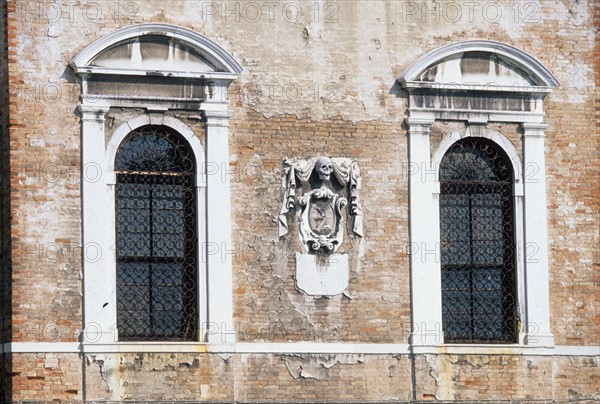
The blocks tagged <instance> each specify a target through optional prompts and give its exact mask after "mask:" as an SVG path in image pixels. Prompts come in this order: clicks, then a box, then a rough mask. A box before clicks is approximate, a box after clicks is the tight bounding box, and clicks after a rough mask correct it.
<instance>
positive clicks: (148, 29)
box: [69, 24, 243, 80]
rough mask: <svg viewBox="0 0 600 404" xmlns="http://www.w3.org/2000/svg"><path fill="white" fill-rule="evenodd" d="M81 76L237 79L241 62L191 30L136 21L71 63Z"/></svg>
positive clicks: (78, 56)
mask: <svg viewBox="0 0 600 404" xmlns="http://www.w3.org/2000/svg"><path fill="white" fill-rule="evenodd" d="M69 64H70V66H71V67H72V68H73V71H74V72H75V73H76V74H79V75H90V74H92V75H94V74H101V75H123V76H154V75H157V74H159V75H161V76H171V77H181V78H207V79H223V80H234V79H235V78H237V76H238V75H239V74H240V73H241V72H242V70H243V69H242V67H241V66H240V65H239V63H238V62H237V61H236V60H235V59H234V58H233V57H232V56H231V55H230V54H229V53H227V51H225V50H224V49H223V48H222V47H220V46H219V45H217V44H216V43H214V42H213V41H211V40H210V39H208V38H206V37H204V36H202V35H200V34H198V33H197V32H194V31H192V30H189V29H186V28H182V27H177V26H174V25H169V24H136V25H130V26H127V27H124V28H121V29H118V30H116V31H114V32H112V33H110V34H108V35H106V36H103V37H101V38H98V39H97V40H96V41H94V42H93V43H91V44H90V45H88V46H86V47H85V48H84V49H82V50H81V51H80V52H79V53H78V54H77V55H76V56H75V57H74V58H73V60H71V62H70V63H69Z"/></svg>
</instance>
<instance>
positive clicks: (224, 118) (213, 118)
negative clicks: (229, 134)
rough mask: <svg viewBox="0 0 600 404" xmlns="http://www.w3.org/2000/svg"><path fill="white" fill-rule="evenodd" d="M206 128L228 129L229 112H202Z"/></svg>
mask: <svg viewBox="0 0 600 404" xmlns="http://www.w3.org/2000/svg"><path fill="white" fill-rule="evenodd" d="M203 112H204V117H205V118H206V126H207V127H228V126H229V118H230V117H231V112H229V111H211V110H204V111H203Z"/></svg>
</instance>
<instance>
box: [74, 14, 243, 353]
mask: <svg viewBox="0 0 600 404" xmlns="http://www.w3.org/2000/svg"><path fill="white" fill-rule="evenodd" d="M146 35H148V37H152V38H156V37H160V38H163V39H165V40H167V41H169V40H174V41H176V43H177V44H176V45H177V47H179V48H185V49H189V50H190V52H192V51H193V52H195V53H196V54H199V55H200V56H201V57H202V58H204V59H205V60H207V61H209V62H210V64H212V65H213V66H215V67H216V70H214V71H213V70H210V71H189V72H176V73H177V74H172V75H170V76H169V74H165V75H164V78H163V79H162V81H163V83H171V82H172V83H179V82H176V81H174V80H177V79H179V78H181V77H185V78H187V79H190V80H194V79H198V78H201V79H202V80H204V79H211V80H212V81H211V88H212V86H214V87H215V88H216V90H217V91H215V92H212V90H210V89H207V92H208V91H209V90H210V94H208V93H206V94H202V93H199V94H196V95H194V94H191V95H190V96H189V97H188V98H185V99H184V100H183V101H182V99H180V98H178V97H174V96H162V95H161V89H160V88H159V87H154V86H155V84H156V83H155V82H153V81H152V80H149V81H146V82H143V83H144V86H145V89H146V90H145V91H146V92H147V94H156V97H152V96H148V97H142V98H139V97H138V98H137V99H136V97H135V96H133V95H132V96H131V97H130V98H128V96H127V95H123V94H112V95H110V94H109V95H106V96H102V97H98V96H96V95H93V96H91V95H89V94H88V93H87V91H88V87H87V83H88V81H89V80H92V79H94V78H96V77H102V80H108V81H109V82H110V80H115V81H116V82H119V80H125V81H127V80H129V79H130V77H131V76H132V75H133V76H139V77H141V80H142V81H143V80H145V79H146V78H148V77H150V78H151V77H154V76H156V74H155V73H156V72H152V71H148V70H147V69H148V66H147V65H145V64H144V63H141V64H139V65H138V66H136V68H134V69H124V68H120V69H118V68H115V69H107V68H97V67H95V66H91V65H90V63H91V62H92V61H93V60H94V59H95V58H96V57H97V56H98V55H100V54H102V53H103V52H105V51H107V50H108V49H113V48H114V47H115V46H119V44H121V43H123V42H125V41H131V40H134V41H135V40H136V38H140V37H143V36H146ZM146 39H147V38H145V40H146ZM142 62H143V61H142ZM200 65H201V64H198V66H200ZM70 66H71V67H72V68H73V71H74V72H75V73H76V74H78V75H79V76H80V78H81V82H82V97H81V104H80V105H79V111H80V113H81V137H82V167H83V179H82V205H83V220H82V227H83V232H82V234H83V245H84V246H85V251H86V257H85V259H84V262H83V293H84V310H83V316H84V321H85V323H86V324H87V327H86V330H85V331H84V332H85V333H86V334H87V335H88V337H89V336H90V335H92V336H93V338H92V339H91V340H92V341H93V342H94V343H96V344H108V345H111V344H117V343H118V330H117V328H116V324H117V317H116V316H117V314H116V274H115V271H116V260H115V252H114V246H115V230H114V229H115V203H114V186H115V183H116V175H115V172H114V159H115V156H116V153H117V151H118V149H119V146H120V145H121V143H122V142H123V140H124V139H125V138H126V137H127V135H128V134H129V133H130V132H131V131H133V130H135V129H137V128H140V127H142V126H144V125H150V124H152V125H164V126H167V127H169V128H171V129H173V130H175V131H176V132H178V133H179V134H180V135H182V136H183V138H184V139H185V140H186V141H187V142H188V144H189V146H190V148H191V149H192V151H193V153H194V155H195V159H196V162H197V167H196V169H197V172H196V179H197V183H196V192H197V200H198V206H197V211H198V229H197V234H198V243H199V246H200V247H199V248H198V257H197V262H198V265H199V268H198V272H199V279H198V295H199V296H200V299H199V300H200V302H199V307H198V312H199V313H200V314H199V327H200V329H199V330H198V334H199V336H200V341H199V342H210V343H223V342H227V343H232V342H235V331H234V326H233V278H232V273H231V271H232V268H231V265H232V263H231V254H227V253H224V251H231V250H232V249H233V248H232V244H231V243H232V242H231V207H230V199H231V196H230V184H229V177H228V176H226V175H225V176H223V175H221V173H217V174H216V175H208V174H207V170H206V168H205V165H206V162H211V163H214V164H215V166H218V167H226V166H228V164H229V149H228V139H229V130H228V121H229V118H230V116H231V113H230V112H229V111H228V100H227V98H226V93H227V91H226V90H227V87H228V86H229V84H230V83H231V81H232V80H234V79H236V78H237V77H238V75H239V73H240V72H241V71H242V68H241V66H240V65H239V64H238V63H237V62H236V61H235V60H234V59H233V57H232V56H231V55H229V54H228V53H227V52H226V51H225V50H224V49H222V48H221V47H219V46H218V45H217V44H215V43H214V42H212V41H210V40H208V39H207V38H205V37H203V36H202V35H200V34H197V33H195V32H193V31H191V30H188V29H185V28H182V27H176V26H173V25H167V24H137V25H132V26H127V27H125V28H121V29H119V30H116V31H114V32H112V33H111V34H108V35H107V36H104V37H102V38H100V39H98V40H96V41H95V42H93V43H92V44H90V45H88V46H87V47H86V48H84V49H83V50H82V51H81V52H79V54H78V55H77V56H75V58H74V59H73V60H72V61H71V63H70ZM167 73H168V72H167ZM202 83H205V82H204V81H202ZM202 88H205V87H202ZM207 88H208V87H207ZM196 96H197V98H194V97H196ZM113 107H120V108H124V109H127V108H128V107H143V108H144V109H145V110H146V112H145V113H143V114H140V115H139V116H137V117H135V118H133V119H130V120H128V121H127V122H126V123H124V124H122V125H120V126H119V127H117V128H116V129H114V130H113V129H110V128H108V127H107V126H106V125H105V121H106V114H107V113H108V111H109V110H110V108H113ZM181 108H184V109H186V110H190V109H194V110H197V111H198V116H202V118H203V119H204V120H205V147H202V145H201V143H200V140H199V138H198V134H196V133H194V132H193V131H192V130H191V129H190V128H189V127H188V126H187V125H186V124H185V123H184V122H182V121H180V120H178V119H176V118H174V117H172V116H169V115H166V113H167V112H168V111H169V110H177V109H181ZM115 113H117V114H118V113H119V112H118V111H117V112H115ZM105 139H108V141H107V144H106V143H105V142H106V140H105ZM209 243H211V245H213V246H218V247H217V248H219V249H220V250H219V251H220V252H219V253H215V254H212V253H211V254H209V253H207V248H208V244H209ZM91 249H94V251H97V252H98V254H96V255H94V256H93V257H88V254H87V252H88V250H90V251H91ZM211 290H213V291H217V292H216V293H210V291H211ZM206 324H211V326H210V327H206V328H207V329H203V327H204V325H206ZM212 324H218V325H219V326H218V330H215V329H214V327H212ZM209 328H210V329H209ZM86 340H87V341H90V338H87V339H86ZM146 344H149V343H147V342H144V343H141V344H140V346H144V345H146ZM150 345H151V344H150Z"/></svg>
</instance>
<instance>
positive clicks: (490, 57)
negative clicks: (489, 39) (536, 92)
mask: <svg viewBox="0 0 600 404" xmlns="http://www.w3.org/2000/svg"><path fill="white" fill-rule="evenodd" d="M415 81H424V82H436V83H444V84H451V83H459V84H480V85H500V86H535V85H536V82H535V79H534V78H533V77H531V76H530V75H529V74H528V73H527V72H525V71H524V70H523V69H521V68H519V67H518V66H516V65H514V64H513V63H510V62H509V61H507V60H505V59H503V58H501V57H499V56H498V55H496V54H493V53H484V52H464V53H459V54H454V55H452V56H449V57H447V58H445V59H443V60H441V61H440V62H438V63H434V64H433V65H431V66H430V67H428V68H426V69H425V70H424V71H423V72H421V74H419V75H418V76H417V78H416V80H415Z"/></svg>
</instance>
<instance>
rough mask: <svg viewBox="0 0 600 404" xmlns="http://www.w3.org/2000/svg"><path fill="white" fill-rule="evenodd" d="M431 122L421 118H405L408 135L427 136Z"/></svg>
mask: <svg viewBox="0 0 600 404" xmlns="http://www.w3.org/2000/svg"><path fill="white" fill-rule="evenodd" d="M433 122H434V121H433V120H430V119H423V118H411V117H409V118H406V125H407V126H408V130H409V134H420V135H429V132H430V131H431V125H433Z"/></svg>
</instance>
